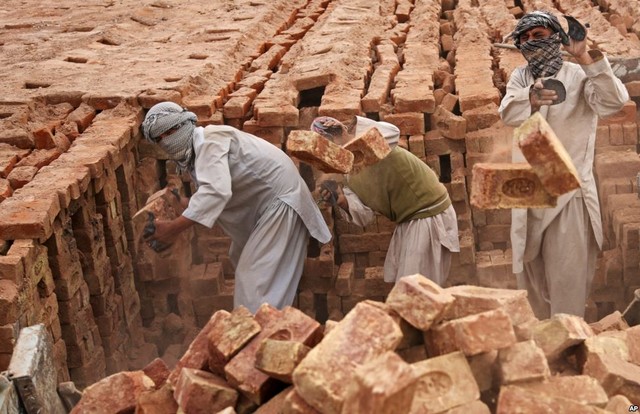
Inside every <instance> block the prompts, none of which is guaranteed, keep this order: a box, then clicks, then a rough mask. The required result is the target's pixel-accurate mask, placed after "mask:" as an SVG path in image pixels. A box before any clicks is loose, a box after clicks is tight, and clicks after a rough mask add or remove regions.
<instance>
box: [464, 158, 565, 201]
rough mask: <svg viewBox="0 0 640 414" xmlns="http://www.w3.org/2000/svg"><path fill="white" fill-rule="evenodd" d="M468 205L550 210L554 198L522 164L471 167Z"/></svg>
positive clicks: (487, 164) (485, 164)
mask: <svg viewBox="0 0 640 414" xmlns="http://www.w3.org/2000/svg"><path fill="white" fill-rule="evenodd" d="M472 171H473V172H472V174H473V176H472V181H471V196H470V202H471V205H472V206H474V207H477V208H482V209H497V208H543V207H554V206H555V205H556V201H557V198H556V197H554V196H552V195H551V194H549V193H548V192H547V190H546V189H545V188H544V186H543V185H542V183H541V181H540V178H539V177H538V175H537V174H536V173H535V172H534V170H533V169H532V168H531V166H529V165H527V164H525V163H514V164H502V163H478V164H475V165H474V166H473V170H472Z"/></svg>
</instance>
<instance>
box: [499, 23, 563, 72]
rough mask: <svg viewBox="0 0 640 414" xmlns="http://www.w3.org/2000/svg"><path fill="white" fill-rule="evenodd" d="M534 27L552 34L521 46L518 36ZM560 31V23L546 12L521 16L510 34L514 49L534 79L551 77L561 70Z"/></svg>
mask: <svg viewBox="0 0 640 414" xmlns="http://www.w3.org/2000/svg"><path fill="white" fill-rule="evenodd" d="M534 27H546V28H548V29H551V30H553V31H554V33H553V34H552V35H551V36H549V37H547V38H546V39H534V40H529V41H527V42H525V43H523V44H521V43H520V35H522V34H523V33H525V32H526V31H527V30H531V29H533V28H534ZM561 31H562V27H561V26H560V22H559V21H558V19H557V18H556V17H555V16H554V15H552V14H551V13H549V12H546V11H534V12H531V13H527V14H525V15H524V16H522V18H521V19H520V21H519V22H518V24H517V25H516V28H515V29H514V31H513V33H511V37H512V38H513V40H514V42H515V44H516V47H517V48H518V49H520V52H522V55H523V56H524V58H525V59H526V60H527V62H529V69H530V70H531V74H532V75H533V78H534V79H538V78H544V77H546V76H553V75H555V74H556V73H558V71H559V70H560V68H562V63H563V60H562V52H561V51H560V44H561V40H560V32H561Z"/></svg>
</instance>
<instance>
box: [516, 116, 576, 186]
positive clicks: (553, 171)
mask: <svg viewBox="0 0 640 414" xmlns="http://www.w3.org/2000/svg"><path fill="white" fill-rule="evenodd" d="M513 134H514V135H513V136H514V138H515V139H516V140H517V141H518V145H519V146H520V149H521V150H522V154H523V155H524V157H525V158H526V159H527V161H528V162H529V164H531V167H532V168H533V171H534V172H535V173H536V174H537V175H538V177H540V181H541V182H542V185H543V186H544V188H545V189H546V190H547V192H548V193H549V194H551V195H554V196H560V195H562V194H564V193H567V192H569V191H571V190H575V189H577V188H580V179H579V178H578V171H577V170H576V167H575V166H574V165H573V161H572V160H571V157H570V156H569V153H568V152H567V150H566V149H565V148H564V146H563V145H562V143H561V142H560V140H559V139H558V137H557V136H556V134H555V132H553V129H551V127H550V126H549V124H548V123H547V121H546V120H545V119H544V118H543V117H542V115H540V113H539V112H536V113H534V114H533V115H531V116H530V117H529V119H527V120H526V121H524V122H523V123H522V125H520V126H519V127H518V128H516V129H515V131H514V132H513ZM576 138H577V137H576Z"/></svg>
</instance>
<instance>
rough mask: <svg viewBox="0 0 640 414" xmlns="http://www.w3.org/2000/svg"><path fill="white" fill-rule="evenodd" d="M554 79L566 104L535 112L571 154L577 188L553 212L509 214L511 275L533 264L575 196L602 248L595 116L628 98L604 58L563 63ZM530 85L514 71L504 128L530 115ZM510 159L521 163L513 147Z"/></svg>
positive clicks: (522, 71) (523, 73) (524, 74)
mask: <svg viewBox="0 0 640 414" xmlns="http://www.w3.org/2000/svg"><path fill="white" fill-rule="evenodd" d="M553 79H557V80H559V81H561V82H562V83H563V84H564V85H565V88H566V90H567V96H566V100H565V101H564V102H563V103H561V104H558V105H552V106H543V107H542V108H541V109H540V113H541V114H542V116H544V117H545V119H546V120H547V122H548V123H549V125H550V126H551V128H552V129H553V130H554V132H555V133H556V135H557V136H558V139H559V140H560V142H562V144H563V145H564V147H565V149H566V150H567V152H568V153H569V155H570V156H571V159H572V161H573V163H574V165H575V166H576V169H577V171H578V175H579V177H580V184H581V189H579V190H576V191H572V192H569V193H567V194H564V195H562V196H560V197H559V198H558V204H557V206H556V207H555V208H547V209H529V210H527V209H514V210H513V211H512V224H511V244H512V249H513V272H514V273H520V272H522V270H523V263H524V262H528V261H531V260H533V259H534V257H535V255H537V254H538V252H539V251H540V243H541V241H542V238H543V236H544V231H545V229H546V228H547V227H548V226H549V224H550V223H551V222H552V221H553V219H554V218H555V217H556V216H557V215H558V214H559V213H560V212H561V211H562V209H563V208H564V207H565V206H566V205H567V203H568V202H569V201H570V200H571V199H572V198H573V197H575V196H581V197H583V201H584V204H585V205H586V207H587V210H588V212H589V218H590V221H589V222H590V224H591V227H592V228H593V233H594V236H595V239H596V242H597V244H598V246H602V223H601V218H600V204H599V202H598V194H597V188H596V182H595V178H594V176H593V159H594V147H595V139H596V126H597V122H598V116H602V117H604V116H608V115H612V114H614V113H616V112H617V111H619V110H620V109H621V107H622V105H624V103H625V102H626V101H628V100H629V94H628V93H627V90H626V89H625V87H624V85H623V84H622V82H620V80H619V79H617V78H616V77H615V76H614V75H613V72H612V71H611V66H610V65H609V62H608V61H607V60H606V58H604V57H603V58H602V59H600V60H598V61H596V62H594V63H592V64H590V65H585V66H580V65H576V64H573V63H570V62H565V63H564V64H563V66H562V69H560V71H559V72H558V73H557V74H556V75H555V76H553ZM533 81H534V80H533V77H532V76H531V73H530V71H529V70H528V69H527V68H526V67H521V68H518V69H516V70H515V71H514V72H513V74H512V75H511V78H510V80H509V83H508V85H507V92H506V95H505V97H504V99H503V100H502V102H501V105H500V109H499V111H500V115H501V117H502V119H503V120H504V122H505V123H506V124H507V125H511V126H519V125H520V124H522V122H524V121H525V120H526V119H527V118H528V117H529V116H530V114H531V104H530V102H529V87H530V86H531V85H532V84H533ZM512 159H513V161H514V162H519V161H525V159H524V157H523V156H522V153H521V152H520V151H519V150H518V149H517V147H515V146H514V152H513V157H512ZM527 220H535V221H536V223H537V224H536V226H535V227H534V226H527ZM525 246H526V247H527V248H526V250H527V251H526V252H525ZM555 254H556V255H557V256H559V257H562V256H563V255H564V253H563V250H562V249H559V250H558V251H557V252H556V253H555ZM547 259H549V260H553V259H552V258H547Z"/></svg>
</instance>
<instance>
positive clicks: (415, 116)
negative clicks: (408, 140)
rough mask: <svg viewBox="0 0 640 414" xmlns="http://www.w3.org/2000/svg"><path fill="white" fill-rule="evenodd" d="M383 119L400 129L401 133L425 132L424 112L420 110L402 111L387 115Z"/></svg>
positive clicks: (415, 133)
mask: <svg viewBox="0 0 640 414" xmlns="http://www.w3.org/2000/svg"><path fill="white" fill-rule="evenodd" d="M382 120H383V121H386V122H389V123H391V124H393V125H395V126H397V127H398V128H399V129H400V135H421V134H424V131H425V129H424V114H422V113H420V112H402V113H397V114H388V115H385V116H384V117H383V119H382Z"/></svg>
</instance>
